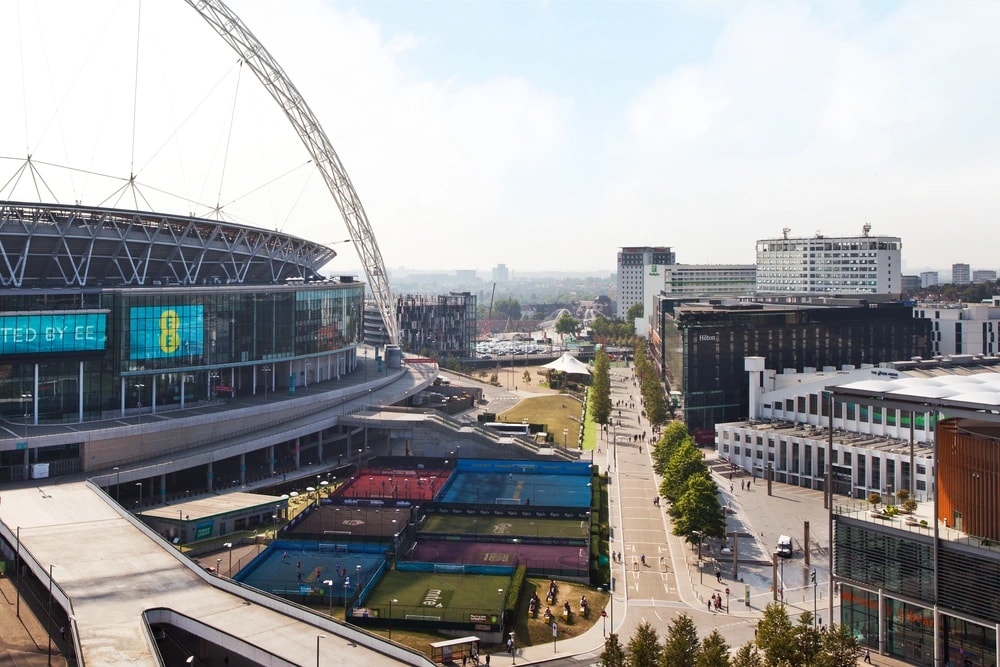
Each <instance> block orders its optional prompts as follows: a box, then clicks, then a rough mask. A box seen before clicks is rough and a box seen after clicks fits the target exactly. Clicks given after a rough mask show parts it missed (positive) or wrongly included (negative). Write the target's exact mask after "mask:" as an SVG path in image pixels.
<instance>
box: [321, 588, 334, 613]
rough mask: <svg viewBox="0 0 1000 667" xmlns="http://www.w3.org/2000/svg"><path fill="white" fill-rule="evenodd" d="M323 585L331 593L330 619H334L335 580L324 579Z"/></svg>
mask: <svg viewBox="0 0 1000 667" xmlns="http://www.w3.org/2000/svg"><path fill="white" fill-rule="evenodd" d="M323 585H324V586H326V587H327V590H328V591H329V592H330V618H333V579H324V580H323Z"/></svg>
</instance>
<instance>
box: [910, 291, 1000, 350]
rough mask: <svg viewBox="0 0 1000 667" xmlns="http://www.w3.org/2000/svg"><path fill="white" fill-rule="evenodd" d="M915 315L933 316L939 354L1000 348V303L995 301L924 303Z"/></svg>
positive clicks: (935, 347)
mask: <svg viewBox="0 0 1000 667" xmlns="http://www.w3.org/2000/svg"><path fill="white" fill-rule="evenodd" d="M913 316H914V317H917V318H921V319H926V320H930V323H931V343H932V345H933V348H934V350H933V352H934V354H935V355H958V354H971V355H987V356H992V355H994V354H997V353H998V352H1000V342H998V335H1000V307H998V306H997V305H996V301H995V300H994V303H920V304H918V305H917V306H915V307H914V309H913Z"/></svg>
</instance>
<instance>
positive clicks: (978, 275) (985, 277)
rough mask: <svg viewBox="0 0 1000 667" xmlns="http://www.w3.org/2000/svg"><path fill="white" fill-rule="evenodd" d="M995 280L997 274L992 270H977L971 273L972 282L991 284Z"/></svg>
mask: <svg viewBox="0 0 1000 667" xmlns="http://www.w3.org/2000/svg"><path fill="white" fill-rule="evenodd" d="M996 279H997V272H996V271H994V270H993V269H977V270H976V271H973V272H972V282H974V283H992V282H994V281H996Z"/></svg>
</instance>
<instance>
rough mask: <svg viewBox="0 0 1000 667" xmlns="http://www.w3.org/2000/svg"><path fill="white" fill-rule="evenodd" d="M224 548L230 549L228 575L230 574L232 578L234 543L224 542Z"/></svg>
mask: <svg viewBox="0 0 1000 667" xmlns="http://www.w3.org/2000/svg"><path fill="white" fill-rule="evenodd" d="M222 546H224V547H226V548H227V549H229V572H228V573H227V574H228V576H229V577H232V576H233V543H232V542H224V543H223V545H222Z"/></svg>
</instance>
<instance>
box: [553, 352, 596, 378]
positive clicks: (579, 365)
mask: <svg viewBox="0 0 1000 667" xmlns="http://www.w3.org/2000/svg"><path fill="white" fill-rule="evenodd" d="M542 368H551V369H552V370H554V371H561V372H563V373H569V374H570V375H590V368H589V367H588V366H587V364H585V363H583V362H582V361H580V360H579V359H577V358H576V357H574V356H573V355H572V354H570V353H569V352H564V353H563V355H562V356H561V357H559V358H558V359H556V360H555V361H553V362H552V363H548V364H545V365H544V366H542Z"/></svg>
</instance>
